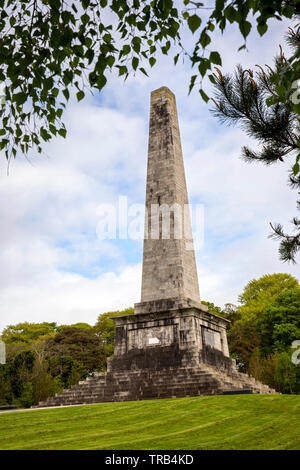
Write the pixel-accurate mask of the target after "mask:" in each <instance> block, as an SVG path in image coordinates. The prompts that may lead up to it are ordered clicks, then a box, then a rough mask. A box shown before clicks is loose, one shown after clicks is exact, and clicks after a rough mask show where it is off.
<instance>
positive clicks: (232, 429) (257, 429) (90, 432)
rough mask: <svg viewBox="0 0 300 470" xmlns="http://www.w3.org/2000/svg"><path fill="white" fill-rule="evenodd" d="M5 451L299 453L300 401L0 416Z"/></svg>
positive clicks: (244, 398) (192, 402)
mask: <svg viewBox="0 0 300 470" xmlns="http://www.w3.org/2000/svg"><path fill="white" fill-rule="evenodd" d="M0 449H106V450H108V449H113V450H117V449H122V450H125V449H130V450H136V449H145V450H155V449H159V450H164V449H166V450H169V449H182V450H184V449H185V450H192V449H300V396H299V395H298V396H295V395H294V396H293V395H231V396H215V397H195V398H177V399H167V400H151V401H139V402H123V403H103V404H99V405H87V406H76V407H70V408H60V409H59V408H58V409H48V410H47V409H45V410H32V411H26V412H14V413H6V414H0Z"/></svg>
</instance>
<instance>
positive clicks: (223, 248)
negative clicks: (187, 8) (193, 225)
mask: <svg viewBox="0 0 300 470" xmlns="http://www.w3.org/2000/svg"><path fill="white" fill-rule="evenodd" d="M288 25H289V23H287V22H274V23H273V24H272V27H270V28H269V31H268V33H267V34H266V35H265V36H264V37H263V38H260V37H259V36H258V34H257V33H256V32H253V33H251V34H250V37H249V40H248V42H247V50H243V51H240V52H237V49H238V47H239V46H240V45H241V44H242V40H241V36H240V34H239V33H238V30H237V28H235V27H232V28H230V29H229V30H228V31H226V33H225V34H224V36H221V35H217V36H216V38H215V47H214V49H216V50H218V51H219V52H220V53H221V56H222V58H223V68H222V70H223V71H225V72H230V71H232V70H233V69H234V67H235V65H236V64H238V63H241V64H242V65H243V66H244V67H245V68H246V67H251V68H254V65H255V64H262V65H263V64H265V63H268V64H271V62H272V58H273V57H274V55H275V54H276V53H277V51H278V48H279V44H282V45H283V44H284V42H283V35H284V33H285V31H286V29H287V26H288ZM186 40H187V43H188V44H191V40H192V38H191V37H188V36H187V38H186ZM191 75H192V71H191V69H190V66H189V64H188V63H181V62H179V63H178V65H177V66H176V68H174V66H173V63H172V58H171V57H166V56H162V57H160V58H159V60H158V63H157V64H156V66H155V67H154V68H153V69H152V70H151V71H150V73H149V78H147V77H146V76H144V75H142V74H139V75H136V76H132V77H129V78H128V80H127V81H126V82H125V83H124V81H123V79H122V78H118V77H116V76H115V75H112V76H111V77H110V78H109V80H108V85H107V86H106V87H105V88H104V89H103V91H102V92H101V93H94V95H88V96H87V98H86V99H85V100H83V101H81V102H80V103H76V102H75V101H74V100H72V101H71V102H70V105H69V107H68V109H67V112H66V114H65V117H64V122H65V124H66V127H67V130H68V134H67V138H66V139H63V138H61V137H58V138H55V139H53V140H52V141H51V143H49V144H47V145H46V146H45V147H44V153H43V154H42V155H38V156H37V155H35V154H32V155H30V156H29V158H28V159H26V158H24V157H23V156H19V157H17V158H16V159H15V160H14V161H12V162H11V163H10V166H9V171H8V167H7V162H6V161H5V157H4V155H2V156H1V155H0V157H2V158H0V196H1V200H2V204H1V207H0V217H1V218H0V220H1V231H0V266H1V270H0V332H1V330H3V328H5V327H6V326H8V325H13V324H16V323H19V322H25V321H27V322H43V321H48V322H56V323H57V324H73V323H76V322H88V323H90V324H91V325H93V324H95V322H96V321H97V317H98V316H99V315H100V314H101V313H103V312H107V311H114V310H117V309H119V310H121V309H123V308H127V307H129V306H133V304H134V303H135V302H139V301H140V295H141V294H140V293H141V267H142V266H141V262H142V249H143V247H142V241H141V240H123V239H118V238H117V239H115V240H103V239H100V238H99V236H98V235H97V225H98V223H99V206H101V204H104V203H106V204H116V202H117V201H118V198H119V197H120V196H126V197H127V198H128V203H129V204H133V203H135V204H144V201H145V184H146V165H147V145H148V120H149V102H150V92H151V91H152V90H154V89H156V88H159V87H161V86H167V87H169V88H170V89H171V90H172V91H173V93H175V96H176V101H177V108H178V115H179V123H180V131H181V140H182V148H183V155H184V163H185V171H186V179H187V187H188V193H189V198H190V202H191V203H192V204H202V205H203V208H204V243H203V245H202V247H201V249H199V250H197V251H196V261H197V268H198V278H199V286H200V296H201V299H202V300H207V301H210V302H213V303H215V304H216V305H219V306H221V307H223V306H224V304H225V303H228V302H229V303H234V304H237V302H238V296H239V294H241V293H242V291H243V288H244V287H245V285H246V284H247V283H248V282H249V281H250V280H251V279H254V278H256V279H257V278H259V277H260V276H263V275H264V274H272V273H275V272H278V273H279V272H287V273H290V274H292V275H293V276H295V277H298V278H299V265H289V264H283V263H282V262H280V261H279V256H278V242H275V241H273V240H270V239H269V238H268V235H269V234H270V226H269V222H281V223H282V224H284V226H285V227H287V229H289V228H290V226H289V221H290V220H291V219H292V217H293V216H294V215H295V212H296V194H295V191H293V190H291V189H290V188H289V187H288V186H287V179H288V167H289V166H288V163H281V164H280V165H275V166H272V167H264V166H261V165H258V164H255V165H249V164H246V163H245V162H244V161H242V160H241V158H240V155H241V146H242V145H247V144H248V145H250V146H251V147H252V148H255V142H254V141H253V140H250V139H249V138H248V137H247V136H246V135H245V133H244V132H243V131H242V130H241V129H239V128H238V127H226V126H224V125H222V124H220V123H219V122H218V120H217V119H216V118H215V117H214V116H213V115H212V113H211V112H210V109H211V108H212V107H213V105H212V104H209V105H207V104H205V103H204V102H203V101H202V99H201V98H200V96H199V93H198V92H197V90H194V91H193V92H192V93H191V94H190V95H188V85H189V78H190V76H191ZM206 89H207V91H208V94H210V95H211V93H210V92H211V89H210V87H209V85H207V88H206Z"/></svg>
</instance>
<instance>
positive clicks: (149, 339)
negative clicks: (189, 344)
mask: <svg viewBox="0 0 300 470" xmlns="http://www.w3.org/2000/svg"><path fill="white" fill-rule="evenodd" d="M173 343H174V325H166V326H163V327H160V326H158V327H152V328H143V329H136V330H129V331H128V350H131V349H144V348H149V347H153V346H171V345H172V344H173Z"/></svg>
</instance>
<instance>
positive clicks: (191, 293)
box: [141, 87, 200, 302]
mask: <svg viewBox="0 0 300 470" xmlns="http://www.w3.org/2000/svg"><path fill="white" fill-rule="evenodd" d="M161 208H163V209H164V210H165V212H163V211H160V209H161ZM156 211H159V214H160V216H159V217H160V218H159V219H158V224H159V225H160V226H159V227H158V237H157V233H156V231H155V228H157V227H156V225H157V220H156V219H155V215H156V214H157V212H156ZM163 214H166V219H165V222H166V225H165V228H166V233H163V227H162V224H163V221H162V217H163ZM175 223H177V224H178V226H177V230H178V232H176V229H175V230H174V226H175ZM168 228H170V230H169V231H168V230H167V229H168ZM174 232H175V233H174ZM161 299H173V300H175V299H190V300H193V301H196V302H200V296H199V287H198V276H197V269H196V261H195V254H194V248H193V240H192V228H191V221H190V213H189V207H188V195H187V188H186V180H185V173H184V165H183V158H182V150H181V140H180V132H179V124H178V117H177V109H176V101H175V96H174V94H173V93H172V92H171V91H170V90H169V89H168V88H167V87H161V88H159V89H158V90H155V91H153V92H152V93H151V104H150V125H149V142H148V169H147V187H146V221H145V239H144V253H143V275H142V298H141V302H148V301H155V300H161Z"/></svg>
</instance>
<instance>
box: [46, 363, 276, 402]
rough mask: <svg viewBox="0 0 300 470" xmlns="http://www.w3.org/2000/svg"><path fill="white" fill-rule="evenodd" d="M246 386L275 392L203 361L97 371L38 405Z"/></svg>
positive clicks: (182, 394) (192, 393)
mask: <svg viewBox="0 0 300 470" xmlns="http://www.w3.org/2000/svg"><path fill="white" fill-rule="evenodd" d="M246 389H247V390H249V389H250V390H252V393H263V394H269V393H276V391H275V390H273V389H271V388H270V387H268V386H267V385H263V384H262V383H260V382H258V381H257V380H255V379H254V378H253V377H249V376H248V375H246V374H242V373H239V372H237V371H236V370H232V371H230V372H227V371H225V370H219V369H216V368H215V367H213V366H210V365H208V364H203V363H202V364H200V365H199V366H196V367H170V368H168V369H161V370H150V369H146V370H137V371H124V372H120V371H118V372H106V373H105V372H103V373H98V374H95V375H94V376H93V377H88V378H87V379H86V380H84V381H81V382H79V383H78V384H77V385H73V386H72V387H71V388H70V389H66V390H64V391H63V392H62V393H58V394H56V395H55V397H51V398H48V399H47V400H46V401H44V402H40V403H39V404H38V406H37V407H46V406H59V405H77V404H88V403H103V402H115V401H135V400H147V399H155V398H175V397H188V396H199V395H219V394H222V393H223V392H225V391H229V390H246Z"/></svg>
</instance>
